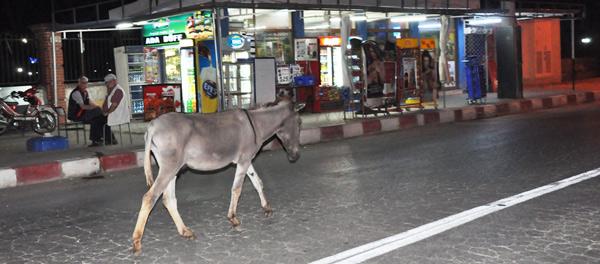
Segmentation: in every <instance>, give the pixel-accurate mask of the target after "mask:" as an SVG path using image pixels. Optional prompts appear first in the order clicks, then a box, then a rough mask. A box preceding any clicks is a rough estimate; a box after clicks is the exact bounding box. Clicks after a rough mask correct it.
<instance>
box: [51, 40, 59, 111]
mask: <svg viewBox="0 0 600 264" xmlns="http://www.w3.org/2000/svg"><path fill="white" fill-rule="evenodd" d="M52 75H53V77H52V83H53V88H54V105H55V106H57V105H58V89H57V86H58V81H56V32H52Z"/></svg>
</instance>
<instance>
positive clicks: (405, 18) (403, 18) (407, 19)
mask: <svg viewBox="0 0 600 264" xmlns="http://www.w3.org/2000/svg"><path fill="white" fill-rule="evenodd" d="M425 20H427V16H425V15H418V16H398V17H392V18H390V21H392V22H394V23H402V22H419V21H425Z"/></svg>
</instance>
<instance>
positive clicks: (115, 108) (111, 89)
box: [102, 73, 131, 144]
mask: <svg viewBox="0 0 600 264" xmlns="http://www.w3.org/2000/svg"><path fill="white" fill-rule="evenodd" d="M104 84H105V85H106V99H105V100H104V104H103V105H102V111H103V112H104V115H106V116H107V122H106V124H107V125H108V126H117V125H121V124H127V123H129V121H130V119H131V115H130V114H131V112H130V110H129V102H128V100H127V96H126V95H125V91H124V90H123V88H122V87H121V86H120V85H119V84H118V83H117V76H115V75H114V74H112V73H111V74H108V75H106V77H104ZM111 139H112V140H111V141H109V143H111V144H116V140H114V138H111Z"/></svg>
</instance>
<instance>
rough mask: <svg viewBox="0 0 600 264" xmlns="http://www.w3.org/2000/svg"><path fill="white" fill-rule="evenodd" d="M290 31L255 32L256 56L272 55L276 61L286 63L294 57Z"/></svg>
mask: <svg viewBox="0 0 600 264" xmlns="http://www.w3.org/2000/svg"><path fill="white" fill-rule="evenodd" d="M293 55H294V54H292V34H291V33H290V32H287V31H286V32H257V33H256V57H274V58H275V60H276V61H277V63H280V64H288V63H291V62H292V61H293V59H294V56H293Z"/></svg>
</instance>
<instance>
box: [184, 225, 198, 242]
mask: <svg viewBox="0 0 600 264" xmlns="http://www.w3.org/2000/svg"><path fill="white" fill-rule="evenodd" d="M181 236H182V237H183V238H185V239H188V240H196V235H195V234H194V232H193V231H192V229H189V228H187V227H186V228H185V229H184V230H183V233H182V234H181Z"/></svg>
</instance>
